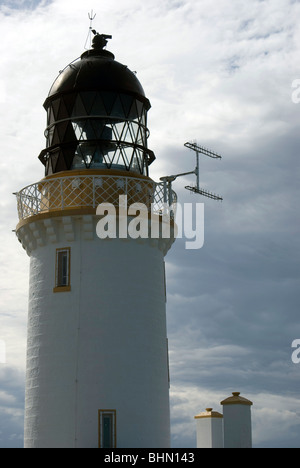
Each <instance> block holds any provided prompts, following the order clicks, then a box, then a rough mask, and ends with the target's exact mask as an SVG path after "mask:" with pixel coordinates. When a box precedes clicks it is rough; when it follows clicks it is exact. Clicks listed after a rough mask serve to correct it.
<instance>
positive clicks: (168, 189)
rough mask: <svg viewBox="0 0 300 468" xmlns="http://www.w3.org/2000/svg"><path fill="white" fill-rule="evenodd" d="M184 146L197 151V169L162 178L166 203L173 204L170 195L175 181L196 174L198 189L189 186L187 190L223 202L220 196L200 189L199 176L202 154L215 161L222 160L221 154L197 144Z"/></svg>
mask: <svg viewBox="0 0 300 468" xmlns="http://www.w3.org/2000/svg"><path fill="white" fill-rule="evenodd" d="M184 146H185V147H186V148H189V149H191V150H193V151H195V153H196V168H195V170H194V171H190V172H183V173H181V174H175V175H171V176H166V177H161V178H160V180H161V181H162V182H163V183H164V203H169V205H170V206H171V205H172V203H173V200H172V199H171V196H170V195H169V196H168V194H171V193H172V190H171V185H172V182H174V180H176V179H177V177H183V176H186V175H189V174H195V175H196V187H191V186H189V185H187V186H186V187H185V188H186V189H187V190H190V192H194V193H198V194H199V195H203V196H204V197H207V198H211V199H212V200H219V201H222V200H223V198H222V197H220V196H219V195H216V194H214V193H212V192H208V191H207V190H203V189H201V188H200V177H199V174H200V170H199V155H200V154H204V155H205V156H209V157H210V158H214V159H222V156H220V155H219V154H217V153H215V152H213V151H210V150H208V149H206V148H204V147H202V146H199V145H198V144H197V143H189V142H188V143H185V144H184Z"/></svg>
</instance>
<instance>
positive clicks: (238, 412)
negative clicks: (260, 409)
mask: <svg viewBox="0 0 300 468" xmlns="http://www.w3.org/2000/svg"><path fill="white" fill-rule="evenodd" d="M223 416H224V448H252V426H251V406H249V405H243V404H242V405H239V404H233V405H229V404H226V405H224V406H223Z"/></svg>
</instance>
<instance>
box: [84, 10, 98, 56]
mask: <svg viewBox="0 0 300 468" xmlns="http://www.w3.org/2000/svg"><path fill="white" fill-rule="evenodd" d="M96 16H97V13H94V10H92V11H91V13H88V17H89V20H90V27H89V32H88V35H87V38H86V41H85V44H84V48H85V50H88V48H87V43H88V42H89V43H90V44H89V48H90V47H91V45H92V34H91V33H92V30H93V21H94V19H95V18H96Z"/></svg>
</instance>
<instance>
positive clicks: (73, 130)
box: [16, 34, 175, 448]
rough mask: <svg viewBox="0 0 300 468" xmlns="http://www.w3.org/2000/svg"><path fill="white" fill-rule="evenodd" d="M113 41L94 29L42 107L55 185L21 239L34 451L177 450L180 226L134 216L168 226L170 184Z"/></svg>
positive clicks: (143, 103) (40, 188)
mask: <svg viewBox="0 0 300 468" xmlns="http://www.w3.org/2000/svg"><path fill="white" fill-rule="evenodd" d="M107 38H108V37H107V36H104V35H99V34H97V35H96V36H95V38H94V43H93V49H92V50H90V51H87V52H85V53H84V54H83V55H82V56H81V58H80V59H79V60H77V61H75V62H73V63H72V64H70V65H69V66H67V67H66V68H65V70H64V71H63V72H61V74H60V75H59V76H58V78H57V79H56V80H55V82H54V84H53V86H52V88H51V90H50V93H49V96H48V97H47V99H46V101H45V104H44V107H45V109H46V111H47V116H48V123H47V129H46V138H47V144H46V148H45V150H43V151H42V153H41V154H40V157H39V159H40V161H41V162H42V163H43V165H44V166H45V171H46V172H45V178H44V179H42V180H41V181H40V182H37V183H33V184H32V185H30V186H29V187H26V188H24V189H23V190H21V191H20V192H19V193H18V194H17V199H18V211H19V224H18V226H17V229H16V233H17V237H18V239H19V241H20V242H21V243H22V245H23V247H24V249H25V250H26V252H27V254H28V255H29V256H30V289H29V316H28V348H27V375H26V404H25V447H34V448H40V447H55V448H59V447H67V448H73V447H74V448H75V447H84V448H89V447H106V448H111V447H119V448H120V447H136V448H138V447H168V446H169V444H170V415H169V379H168V346H167V332H166V305H165V302H166V291H165V270H164V256H165V255H166V253H167V252H168V250H169V249H170V247H171V245H172V243H173V242H174V236H173V235H172V232H173V230H172V229H173V224H172V220H171V235H170V236H169V237H166V238H163V237H162V235H161V234H159V235H158V236H156V238H154V239H152V238H151V237H149V236H144V235H143V236H142V235H140V236H139V226H138V223H136V222H135V221H133V220H134V219H135V216H134V214H138V211H137V210H138V208H139V205H133V204H138V203H139V204H141V203H142V204H143V205H144V206H146V207H147V209H148V210H149V213H150V209H152V212H153V211H154V212H155V213H156V221H157V225H158V226H160V225H161V224H162V216H161V210H162V205H163V201H164V199H163V187H162V186H161V185H160V184H156V183H155V182H153V180H152V179H151V178H150V177H149V174H148V167H149V166H150V164H151V163H152V162H153V161H154V159H155V156H154V154H153V152H152V151H151V150H149V149H148V147H147V138H148V136H149V131H148V128H147V112H148V110H149V109H150V107H151V106H150V102H149V101H148V99H147V98H146V96H145V94H144V91H143V88H142V86H141V84H140V83H139V81H138V79H137V78H136V75H135V74H134V73H132V72H131V71H130V70H129V69H128V68H127V67H126V66H124V65H122V64H120V63H118V62H117V61H115V60H114V56H113V54H111V53H110V52H108V51H107V50H104V46H105V45H106V42H107V41H106V39H107ZM120 195H121V196H123V197H121V199H122V202H126V201H127V206H124V205H121V206H119V200H120V199H119V196H120ZM125 196H126V197H127V199H126V198H125ZM174 198H175V194H173V198H172V199H174ZM103 203H109V204H110V205H109V206H108V209H111V208H113V209H114V210H115V211H114V212H115V214H116V219H113V212H112V213H111V214H112V216H111V217H110V218H109V217H108V216H106V214H107V212H106V211H104V208H103V205H102V208H103V210H102V212H101V209H100V210H99V211H98V215H97V214H96V209H97V207H98V205H100V204H103ZM132 205H133V208H134V209H135V213H134V210H133V211H131V216H128V217H126V215H127V208H128V207H130V206H131V207H132ZM101 219H102V221H101ZM99 222H100V224H99ZM110 222H111V223H112V224H111V225H110ZM114 222H115V224H114ZM101 223H102V224H101ZM124 223H125V224H124ZM149 223H150V221H149ZM128 225H129V227H130V228H131V231H130V229H129V231H130V232H131V236H130V235H128V232H127V227H128ZM111 226H114V227H115V235H113V233H112V231H111V230H109V229H110V227H111ZM105 229H106V231H107V237H106V238H102V239H100V238H99V235H100V237H101V233H102V237H105V236H104V235H103V231H104V234H105ZM97 233H98V235H97ZM126 233H127V235H126ZM109 234H110V235H109Z"/></svg>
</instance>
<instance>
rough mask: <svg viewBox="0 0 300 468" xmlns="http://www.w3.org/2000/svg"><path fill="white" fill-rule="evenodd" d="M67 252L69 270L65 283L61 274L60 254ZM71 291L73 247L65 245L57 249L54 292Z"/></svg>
mask: <svg viewBox="0 0 300 468" xmlns="http://www.w3.org/2000/svg"><path fill="white" fill-rule="evenodd" d="M61 253H66V254H67V265H66V266H67V272H66V281H65V284H60V283H64V282H63V281H61V274H60V271H59V270H60V268H61V267H62V266H60V254H61ZM68 291H71V248H70V247H63V248H59V249H56V260H55V286H54V288H53V292H54V293H57V292H68Z"/></svg>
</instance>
